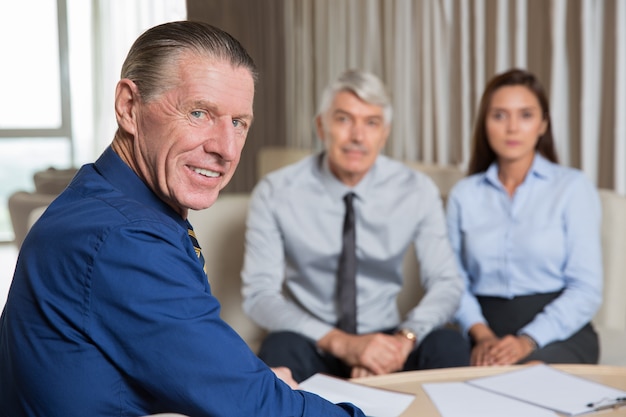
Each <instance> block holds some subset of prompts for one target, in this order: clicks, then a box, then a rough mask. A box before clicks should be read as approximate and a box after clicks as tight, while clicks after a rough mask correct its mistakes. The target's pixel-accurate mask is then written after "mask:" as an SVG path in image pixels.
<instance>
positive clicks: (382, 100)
mask: <svg viewBox="0 0 626 417" xmlns="http://www.w3.org/2000/svg"><path fill="white" fill-rule="evenodd" d="M342 91H349V92H351V93H353V94H355V95H356V96H357V97H358V98H360V99H361V100H363V101H364V102H366V103H369V104H374V105H376V106H380V107H382V108H383V117H384V118H385V123H386V124H391V118H392V113H393V111H392V108H391V100H390V98H389V94H388V93H387V89H386V88H385V85H384V84H383V82H382V81H381V80H380V78H378V77H377V76H376V75H374V74H372V73H370V72H366V71H361V70H354V69H350V70H347V71H345V72H343V73H342V74H341V75H340V76H339V77H338V78H337V80H335V82H333V83H332V84H330V85H329V86H328V87H326V89H325V90H324V92H323V93H322V98H321V100H320V104H319V107H318V110H317V116H323V115H324V114H325V113H326V112H327V111H328V109H330V106H331V105H332V103H333V100H334V99H335V96H336V95H337V94H338V93H340V92H342Z"/></svg>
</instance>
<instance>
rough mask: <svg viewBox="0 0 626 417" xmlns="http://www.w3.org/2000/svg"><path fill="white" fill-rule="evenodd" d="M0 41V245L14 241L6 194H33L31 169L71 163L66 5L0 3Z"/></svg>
mask: <svg viewBox="0 0 626 417" xmlns="http://www.w3.org/2000/svg"><path fill="white" fill-rule="evenodd" d="M24 16H28V20H29V24H28V25H25V24H24ZM33 28H37V29H36V30H33ZM0 39H2V42H0V54H1V56H3V57H4V59H3V65H1V66H0V91H2V100H0V241H5V242H6V241H11V240H12V239H13V229H12V227H11V222H10V217H9V214H8V207H7V201H8V198H9V196H10V195H11V194H12V193H13V192H15V191H17V190H26V191H30V190H32V189H33V188H34V185H33V180H32V178H33V174H34V173H35V172H36V171H39V170H42V169H46V168H48V167H51V166H53V167H56V168H67V167H69V166H71V165H72V164H73V161H72V159H73V151H72V149H73V147H72V133H71V116H70V114H71V111H70V110H71V109H70V90H69V74H68V72H69V71H68V64H69V60H68V31H67V15H66V1H65V0H21V1H19V2H2V3H0ZM7 63H12V65H7Z"/></svg>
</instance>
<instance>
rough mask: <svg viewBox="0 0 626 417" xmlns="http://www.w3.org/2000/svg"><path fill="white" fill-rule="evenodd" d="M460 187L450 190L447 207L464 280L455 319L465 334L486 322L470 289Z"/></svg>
mask: <svg viewBox="0 0 626 417" xmlns="http://www.w3.org/2000/svg"><path fill="white" fill-rule="evenodd" d="M457 195H458V187H455V188H453V189H452V191H451V192H450V196H449V198H448V204H447V207H446V221H447V226H448V237H449V240H450V245H451V246H452V251H453V252H454V258H455V261H456V265H457V268H458V270H459V273H460V275H461V279H462V281H463V295H462V296H461V302H460V304H459V308H458V310H457V311H456V315H455V320H456V321H457V322H458V324H459V326H460V327H461V331H462V332H463V334H464V335H467V334H468V332H469V329H470V328H471V327H472V326H473V325H475V324H478V323H486V320H485V318H484V317H483V314H482V310H481V308H480V304H479V303H478V300H477V299H476V297H475V296H474V294H473V293H472V292H471V291H470V282H469V277H468V274H467V269H466V266H465V264H464V262H463V256H462V253H463V249H462V244H463V243H462V242H463V237H462V236H461V234H462V232H461V230H462V228H461V221H462V220H461V201H460V200H459V198H458V197H457Z"/></svg>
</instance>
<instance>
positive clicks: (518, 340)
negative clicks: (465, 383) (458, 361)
mask: <svg viewBox="0 0 626 417" xmlns="http://www.w3.org/2000/svg"><path fill="white" fill-rule="evenodd" d="M469 333H470V336H471V337H472V339H473V340H474V343H475V345H474V348H473V349H472V355H471V359H470V360H471V364H472V365H474V366H493V365H512V364H514V363H517V362H519V361H520V360H522V359H524V358H525V357H526V356H528V355H530V354H531V353H532V351H533V350H534V349H535V346H534V344H533V343H532V342H531V341H530V340H529V339H528V338H526V337H523V336H514V335H507V336H504V337H502V338H499V337H497V336H496V335H495V334H494V333H493V331H492V330H491V329H490V328H489V327H488V326H487V325H485V324H483V323H479V324H475V325H474V326H472V328H471V329H470V331H469Z"/></svg>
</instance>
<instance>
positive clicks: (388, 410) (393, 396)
mask: <svg viewBox="0 0 626 417" xmlns="http://www.w3.org/2000/svg"><path fill="white" fill-rule="evenodd" d="M300 389H302V390H305V391H309V392H312V393H314V394H317V395H319V396H320V397H322V398H325V399H327V400H328V401H330V402H333V403H342V402H349V403H352V404H354V405H356V406H357V407H359V408H360V409H361V410H363V412H364V413H365V415H366V416H370V417H398V416H399V415H400V414H402V413H403V412H404V410H406V409H407V407H408V406H409V405H410V404H411V402H412V401H413V399H414V398H415V395H413V394H406V393H403V392H397V391H389V390H385V389H380V388H374V387H368V386H365V385H361V384H356V383H353V382H350V381H346V380H344V379H339V378H335V377H332V376H328V375H323V374H315V375H313V376H312V377H310V378H308V379H307V380H305V381H302V382H301V383H300Z"/></svg>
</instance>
